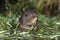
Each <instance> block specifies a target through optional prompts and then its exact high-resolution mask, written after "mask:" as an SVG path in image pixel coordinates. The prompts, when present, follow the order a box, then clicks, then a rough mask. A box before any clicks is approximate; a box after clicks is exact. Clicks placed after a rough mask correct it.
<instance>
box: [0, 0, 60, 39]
mask: <svg viewBox="0 0 60 40" xmlns="http://www.w3.org/2000/svg"><path fill="white" fill-rule="evenodd" d="M29 8H30V9H31V10H33V11H34V12H35V13H36V14H37V16H38V21H39V22H38V27H39V30H38V32H37V33H36V34H33V32H30V33H24V32H23V33H21V32H20V30H19V26H18V24H19V18H20V16H21V14H23V13H24V12H25V11H26V10H27V9H29ZM0 40H60V0H0Z"/></svg>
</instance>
